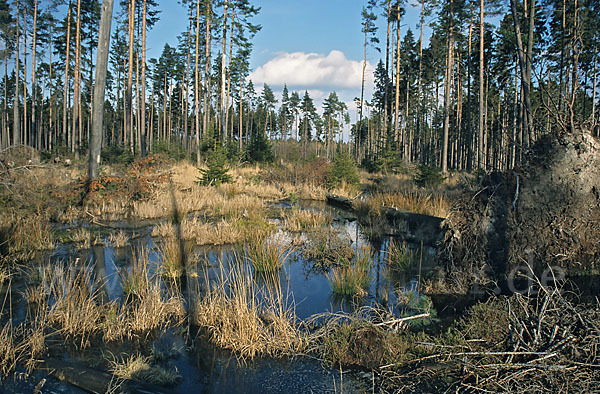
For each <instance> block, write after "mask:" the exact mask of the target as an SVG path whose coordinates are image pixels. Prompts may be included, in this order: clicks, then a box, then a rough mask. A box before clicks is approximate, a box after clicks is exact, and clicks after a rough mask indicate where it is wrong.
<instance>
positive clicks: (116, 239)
mask: <svg viewBox="0 0 600 394" xmlns="http://www.w3.org/2000/svg"><path fill="white" fill-rule="evenodd" d="M108 241H109V242H110V243H111V244H112V245H113V246H114V247H115V248H122V247H123V246H126V245H127V244H128V243H129V235H127V233H126V232H125V231H123V230H119V231H118V232H116V233H111V234H110V235H109V237H108Z"/></svg>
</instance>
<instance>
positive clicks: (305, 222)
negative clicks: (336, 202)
mask: <svg viewBox="0 0 600 394" xmlns="http://www.w3.org/2000/svg"><path fill="white" fill-rule="evenodd" d="M281 217H282V219H283V228H284V229H285V230H287V231H290V232H301V231H306V230H310V229H314V228H318V227H323V226H327V225H329V224H331V222H332V218H331V215H327V214H325V213H322V212H319V211H312V210H306V209H291V210H288V211H282V214H281Z"/></svg>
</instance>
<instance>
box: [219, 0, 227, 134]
mask: <svg viewBox="0 0 600 394" xmlns="http://www.w3.org/2000/svg"><path fill="white" fill-rule="evenodd" d="M228 6H229V1H228V0H225V3H224V9H223V49H222V51H221V100H220V106H219V107H220V108H219V109H220V115H221V121H220V126H221V138H223V142H225V141H226V139H227V128H226V127H225V116H226V115H225V113H226V109H225V93H226V92H225V80H226V77H225V73H226V72H227V70H226V67H225V62H226V60H227V56H226V53H225V51H226V48H227V8H228Z"/></svg>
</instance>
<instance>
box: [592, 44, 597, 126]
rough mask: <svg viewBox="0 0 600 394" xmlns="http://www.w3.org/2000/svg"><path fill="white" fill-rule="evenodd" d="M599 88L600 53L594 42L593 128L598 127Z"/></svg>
mask: <svg viewBox="0 0 600 394" xmlns="http://www.w3.org/2000/svg"><path fill="white" fill-rule="evenodd" d="M597 88H598V53H597V46H596V44H594V83H593V88H592V130H594V129H595V128H596V90H597Z"/></svg>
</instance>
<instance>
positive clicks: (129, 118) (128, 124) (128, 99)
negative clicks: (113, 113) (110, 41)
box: [125, 0, 135, 154]
mask: <svg viewBox="0 0 600 394" xmlns="http://www.w3.org/2000/svg"><path fill="white" fill-rule="evenodd" d="M134 18H135V0H131V1H130V2H129V68H128V71H127V92H126V93H125V133H128V134H129V149H130V151H131V153H132V154H133V146H134V138H133V105H132V104H133V103H132V100H133V99H132V84H133V29H134Z"/></svg>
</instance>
